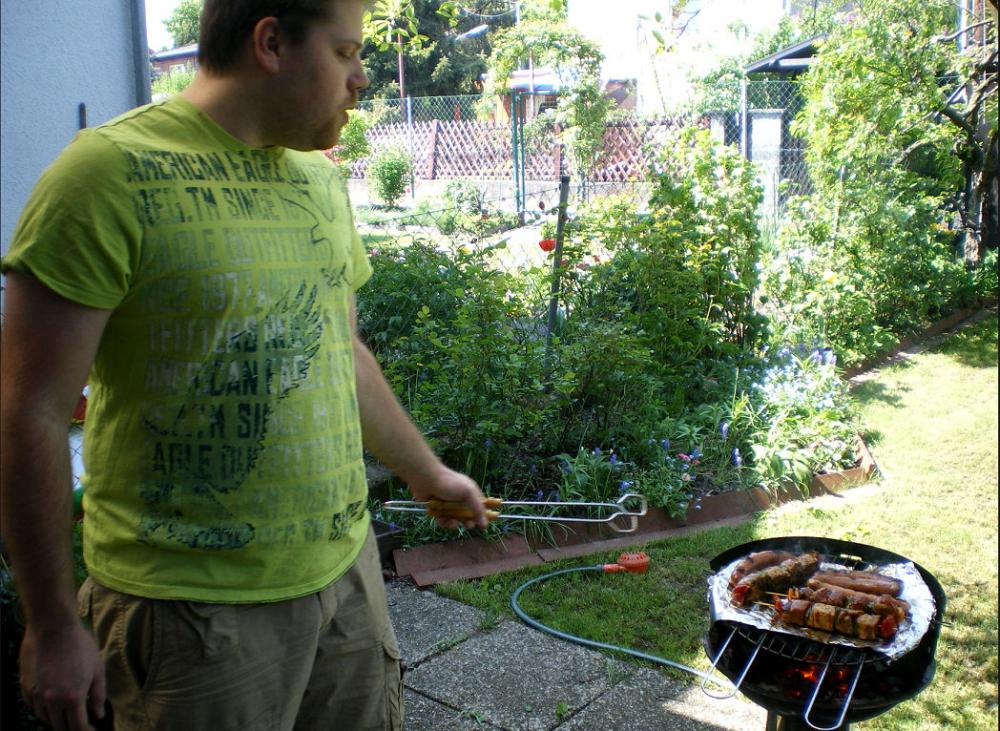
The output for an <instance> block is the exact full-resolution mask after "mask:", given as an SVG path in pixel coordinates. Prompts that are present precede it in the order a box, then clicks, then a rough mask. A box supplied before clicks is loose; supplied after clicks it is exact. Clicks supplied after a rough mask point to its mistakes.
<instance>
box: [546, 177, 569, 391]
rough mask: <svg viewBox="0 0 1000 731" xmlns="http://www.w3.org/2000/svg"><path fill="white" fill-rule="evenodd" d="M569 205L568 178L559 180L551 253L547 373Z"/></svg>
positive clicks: (556, 310)
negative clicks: (554, 241) (554, 244)
mask: <svg viewBox="0 0 1000 731" xmlns="http://www.w3.org/2000/svg"><path fill="white" fill-rule="evenodd" d="M568 203H569V176H568V175H562V176H560V178H559V213H558V215H557V216H556V248H555V249H553V251H552V288H551V291H550V294H549V317H548V321H547V323H546V327H545V370H546V372H548V370H549V368H548V366H549V359H550V357H551V355H552V333H553V332H554V331H555V329H556V315H557V314H558V312H559V292H560V290H561V283H560V277H561V275H562V248H563V236H564V234H565V230H566V206H567V204H568Z"/></svg>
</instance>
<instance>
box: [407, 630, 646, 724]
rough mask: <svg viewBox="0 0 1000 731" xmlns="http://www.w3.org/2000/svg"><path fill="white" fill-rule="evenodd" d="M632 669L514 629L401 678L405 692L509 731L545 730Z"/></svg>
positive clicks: (475, 640)
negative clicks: (472, 715) (414, 692)
mask: <svg viewBox="0 0 1000 731" xmlns="http://www.w3.org/2000/svg"><path fill="white" fill-rule="evenodd" d="M632 672H634V671H633V669H632V668H631V667H630V666H628V665H627V664H625V663H623V662H621V661H618V660H614V659H611V658H607V657H605V656H604V655H602V654H601V653H599V652H595V651H592V650H588V649H586V648H582V647H579V646H577V645H572V644H570V643H566V642H562V641H560V640H557V639H555V638H553V637H550V636H548V635H546V634H543V633H541V632H537V631H535V630H532V629H530V628H527V627H525V626H524V625H521V624H519V623H516V622H510V621H507V622H503V623H502V624H501V625H500V626H499V627H497V628H496V629H495V630H493V631H491V632H488V633H483V634H477V635H475V636H473V637H471V638H469V639H468V640H466V641H465V642H463V643H461V644H460V645H457V646H455V647H453V648H452V649H450V650H449V651H448V652H446V653H444V654H442V655H439V656H437V657H434V658H432V659H430V660H428V661H426V662H424V663H422V664H421V665H419V666H418V667H416V668H414V669H413V670H410V671H408V672H407V673H406V675H405V676H404V679H403V682H404V684H405V685H406V687H408V688H410V689H411V690H413V691H416V692H418V693H420V694H422V695H424V696H426V697H428V698H430V699H433V700H435V701H438V702H440V703H443V704H445V705H447V706H449V707H452V708H461V709H463V710H465V711H467V712H469V713H471V714H474V715H475V717H476V718H480V719H482V720H485V721H487V722H489V723H492V724H493V725H495V726H498V727H500V728H502V729H507V730H509V731H515V730H516V731H548V730H549V729H554V728H556V727H558V726H559V725H560V724H561V723H562V722H563V721H564V720H565V719H567V718H569V717H571V716H572V715H574V714H576V713H578V712H579V711H580V710H581V709H583V708H584V707H585V706H587V705H588V704H590V703H591V702H592V701H594V699H596V698H598V697H599V696H601V695H602V694H604V693H605V692H607V691H608V690H609V689H610V688H611V687H612V685H613V683H614V681H615V680H616V679H621V678H625V677H628V676H629V675H631V674H632Z"/></svg>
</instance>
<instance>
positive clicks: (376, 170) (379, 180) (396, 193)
mask: <svg viewBox="0 0 1000 731" xmlns="http://www.w3.org/2000/svg"><path fill="white" fill-rule="evenodd" d="M411 168H412V164H411V162H410V156H409V155H408V154H407V153H406V151H405V150H403V149H402V148H401V147H385V148H383V149H381V150H379V151H378V152H377V153H376V154H375V156H374V157H373V158H372V159H371V162H369V163H368V170H367V172H366V173H365V175H366V177H367V179H368V185H369V187H370V188H371V189H372V192H373V193H374V194H375V196H376V197H377V198H378V199H379V200H381V201H382V202H383V203H385V204H386V205H387V206H395V205H396V202H397V201H398V200H399V199H400V198H402V197H403V194H404V193H405V192H406V186H407V184H408V182H409V175H410V170H411Z"/></svg>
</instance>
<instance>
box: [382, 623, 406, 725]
mask: <svg viewBox="0 0 1000 731" xmlns="http://www.w3.org/2000/svg"><path fill="white" fill-rule="evenodd" d="M382 650H383V651H384V653H385V720H386V726H385V727H386V729H388V730H389V731H402V728H403V677H402V674H403V669H402V663H401V662H400V657H401V654H400V652H399V645H398V644H397V643H396V640H395V638H394V637H390V638H389V639H387V640H386V641H384V642H383V643H382Z"/></svg>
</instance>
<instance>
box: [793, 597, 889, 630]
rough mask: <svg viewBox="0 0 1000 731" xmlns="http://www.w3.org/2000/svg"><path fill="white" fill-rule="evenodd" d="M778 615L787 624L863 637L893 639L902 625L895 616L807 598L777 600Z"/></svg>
mask: <svg viewBox="0 0 1000 731" xmlns="http://www.w3.org/2000/svg"><path fill="white" fill-rule="evenodd" d="M774 609H775V612H776V613H777V617H778V619H779V620H780V621H782V622H784V623H785V624H791V625H795V626H797V627H809V628H811V629H818V630H823V631H824V632H838V633H840V634H842V635H846V636H848V637H857V638H858V639H862V640H878V641H882V640H891V639H892V638H893V637H895V635H896V629H897V628H898V626H899V624H898V622H897V621H896V619H895V617H892V616H888V617H880V616H879V615H877V614H866V613H865V612H860V611H858V610H856V609H844V608H842V607H834V606H831V605H829V604H817V603H816V602H811V601H807V600H805V599H784V598H782V597H777V598H776V599H775V600H774Z"/></svg>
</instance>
